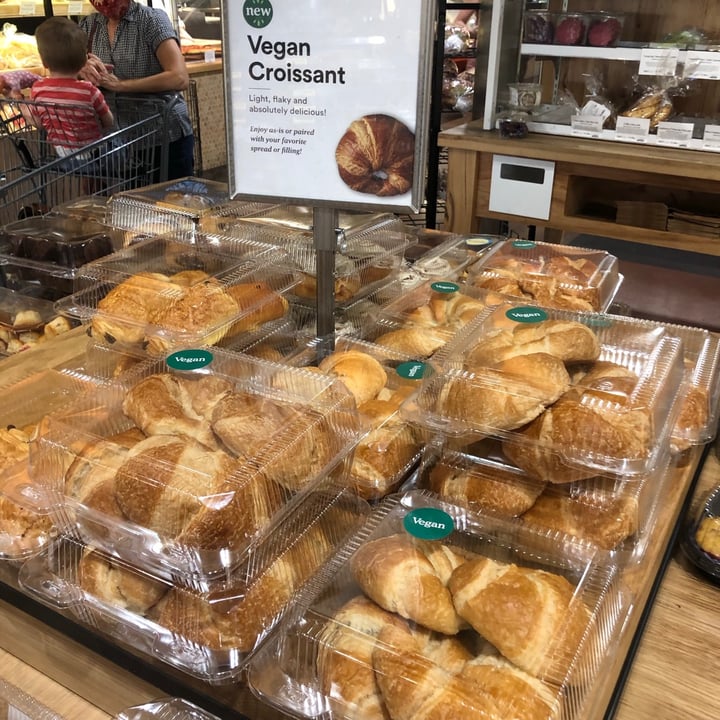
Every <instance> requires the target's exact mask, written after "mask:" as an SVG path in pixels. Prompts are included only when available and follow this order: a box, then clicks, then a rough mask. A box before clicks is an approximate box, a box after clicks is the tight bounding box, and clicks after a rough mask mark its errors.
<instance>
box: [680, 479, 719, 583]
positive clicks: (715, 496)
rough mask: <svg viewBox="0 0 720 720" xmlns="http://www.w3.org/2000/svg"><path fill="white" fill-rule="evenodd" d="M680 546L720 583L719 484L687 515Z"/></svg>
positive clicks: (692, 559)
mask: <svg viewBox="0 0 720 720" xmlns="http://www.w3.org/2000/svg"><path fill="white" fill-rule="evenodd" d="M680 547H682V549H683V551H684V552H685V555H686V556H687V557H688V559H689V560H690V561H691V562H692V563H693V564H694V565H695V566H696V567H698V568H700V570H702V571H703V572H704V573H705V575H706V576H707V577H709V578H711V579H712V580H714V581H715V582H716V583H718V584H720V486H716V487H714V488H713V489H712V490H711V491H710V492H709V493H707V495H706V496H705V498H704V499H703V501H702V503H701V504H700V507H699V508H698V509H697V510H696V511H695V513H694V514H693V515H691V516H689V517H688V518H687V520H686V522H685V527H684V528H683V534H682V535H681V538H680Z"/></svg>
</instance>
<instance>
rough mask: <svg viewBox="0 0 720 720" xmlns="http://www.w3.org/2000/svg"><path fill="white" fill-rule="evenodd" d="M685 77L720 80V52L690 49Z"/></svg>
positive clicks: (686, 60) (684, 70) (686, 59)
mask: <svg viewBox="0 0 720 720" xmlns="http://www.w3.org/2000/svg"><path fill="white" fill-rule="evenodd" d="M683 77H686V78H692V79H693V80H720V53H718V52H707V51H702V50H688V51H687V53H686V55H685V67H684V69H683Z"/></svg>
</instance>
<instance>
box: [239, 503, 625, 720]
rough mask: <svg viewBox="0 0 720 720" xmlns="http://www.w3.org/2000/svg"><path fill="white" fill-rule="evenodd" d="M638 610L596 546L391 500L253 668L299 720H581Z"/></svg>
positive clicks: (273, 698) (256, 688) (266, 690)
mask: <svg viewBox="0 0 720 720" xmlns="http://www.w3.org/2000/svg"><path fill="white" fill-rule="evenodd" d="M626 601H627V599H626V598H625V597H624V596H623V593H622V591H621V590H620V588H619V584H618V578H617V569H616V567H614V566H613V565H612V564H611V563H608V562H607V556H606V555H605V554H604V553H600V552H599V551H598V550H597V549H595V548H590V547H589V546H587V545H584V544H581V543H575V542H574V541H572V540H571V539H569V538H565V537H563V536H561V535H558V534H550V533H536V532H532V531H530V530H529V529H528V528H525V527H522V526H519V525H517V524H515V523H509V522H507V521H503V520H501V519H499V518H480V517H479V516H476V515H472V514H469V513H467V512H466V511H465V510H463V509H461V508H458V507H457V506H455V505H452V504H448V503H443V502H440V501H439V500H437V499H435V498H432V497H430V496H428V495H425V494H423V493H419V492H414V493H408V494H406V495H403V496H394V497H392V498H387V499H386V500H385V501H383V503H382V504H381V505H380V506H379V507H378V508H376V510H375V511H374V512H373V514H372V515H371V517H370V520H369V521H368V522H367V523H366V524H365V525H364V526H363V528H362V529H361V530H360V532H358V533H357V534H356V536H355V537H354V538H353V539H352V540H351V541H350V542H349V543H347V544H346V545H345V546H344V547H343V548H342V549H341V550H340V552H339V553H338V554H337V555H336V556H335V558H333V561H332V562H331V564H330V565H329V566H328V567H327V568H326V569H325V571H324V572H323V573H322V575H320V576H319V577H318V578H317V579H316V581H315V582H313V584H312V585H311V586H309V587H308V589H307V590H306V591H305V592H304V593H303V594H302V595H301V596H300V597H299V598H298V600H297V602H296V606H295V608H294V609H293V611H292V612H291V613H289V614H288V615H287V616H286V618H285V620H284V621H283V623H282V625H281V627H280V628H279V632H278V634H277V635H276V637H275V638H273V640H271V641H270V642H268V643H267V644H266V645H265V646H264V647H263V648H262V649H261V650H260V651H259V652H258V653H257V654H256V656H255V657H254V658H253V660H252V661H251V663H250V667H249V672H248V680H249V683H250V688H251V690H252V691H253V692H255V693H256V694H257V695H258V696H259V697H260V698H261V699H262V700H264V701H265V702H267V703H269V704H270V705H272V706H273V707H275V708H277V709H279V710H280V711H282V712H286V713H289V714H290V715H291V716H292V717H298V718H306V717H307V718H309V717H333V718H343V719H345V720H348V719H350V718H363V719H365V718H392V719H393V720H406V719H407V720H410V719H411V718H421V717H441V716H443V717H448V718H449V717H452V718H468V719H470V718H478V719H480V718H482V719H483V720H490V719H492V720H495V719H497V720H500V719H501V718H508V717H522V718H524V719H525V718H543V719H544V720H546V719H549V718H560V717H579V716H580V712H581V710H582V709H583V707H585V706H586V703H587V702H588V701H589V697H590V695H591V692H590V691H591V689H592V686H593V682H594V681H595V679H596V678H598V677H600V675H601V673H602V669H603V664H604V662H607V660H608V658H609V656H610V655H611V654H612V653H613V652H614V642H615V639H616V637H617V633H618V631H619V629H620V622H621V619H622V609H623V606H624V604H625V603H626Z"/></svg>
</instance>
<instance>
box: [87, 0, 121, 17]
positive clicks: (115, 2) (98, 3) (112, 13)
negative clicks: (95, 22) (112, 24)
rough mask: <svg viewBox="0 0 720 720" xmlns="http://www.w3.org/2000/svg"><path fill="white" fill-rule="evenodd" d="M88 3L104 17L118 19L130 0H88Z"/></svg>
mask: <svg viewBox="0 0 720 720" xmlns="http://www.w3.org/2000/svg"><path fill="white" fill-rule="evenodd" d="M90 4H91V5H92V6H93V7H94V8H95V9H96V10H97V11H98V12H99V13H100V14H101V15H104V16H105V17H106V18H109V19H110V20H120V18H122V17H123V16H124V15H125V13H126V12H127V10H128V7H129V6H130V0H90Z"/></svg>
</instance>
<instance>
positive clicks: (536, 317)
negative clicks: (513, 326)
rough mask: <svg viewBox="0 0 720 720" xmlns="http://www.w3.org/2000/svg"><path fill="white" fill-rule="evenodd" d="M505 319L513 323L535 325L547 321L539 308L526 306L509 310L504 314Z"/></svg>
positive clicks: (544, 313) (546, 316)
mask: <svg viewBox="0 0 720 720" xmlns="http://www.w3.org/2000/svg"><path fill="white" fill-rule="evenodd" d="M505 317H507V318H509V319H510V320H514V321H515V322H522V323H536V322H542V321H543V320H547V319H548V314H547V313H546V312H545V311H544V310H542V309H541V308H538V307H533V306H531V305H528V306H527V307H514V308H510V309H509V310H508V311H507V312H506V313H505Z"/></svg>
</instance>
